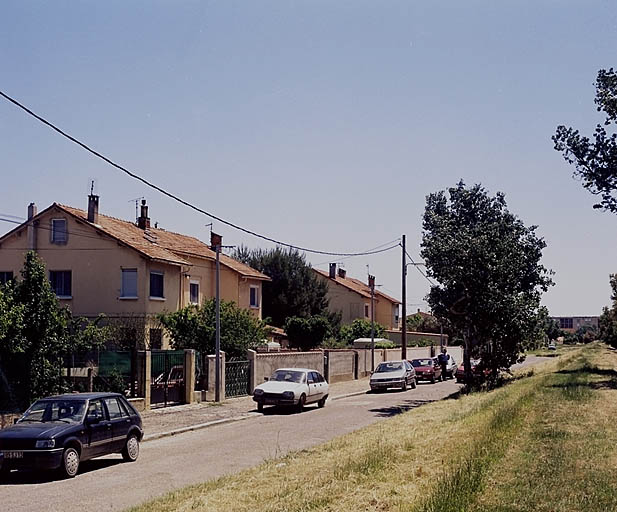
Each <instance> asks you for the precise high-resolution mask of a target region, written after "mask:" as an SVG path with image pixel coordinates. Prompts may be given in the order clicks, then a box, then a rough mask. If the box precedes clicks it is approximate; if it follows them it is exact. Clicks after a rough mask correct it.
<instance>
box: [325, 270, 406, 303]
mask: <svg viewBox="0 0 617 512" xmlns="http://www.w3.org/2000/svg"><path fill="white" fill-rule="evenodd" d="M313 270H314V271H315V272H317V273H318V274H319V275H321V276H322V277H325V278H326V279H328V280H329V281H334V282H336V283H338V284H340V285H341V286H344V287H346V288H348V289H349V290H351V291H354V292H356V293H357V294H359V295H361V296H362V297H365V298H367V299H370V298H371V289H370V288H369V286H368V284H365V283H363V282H362V281H360V280H359V279H354V278H353V277H340V276H339V275H337V276H336V277H335V278H334V279H332V278H331V277H330V274H329V273H328V272H325V271H323V270H319V269H318V268H314V269H313ZM375 297H377V299H379V297H382V298H384V299H386V300H388V301H390V302H392V303H393V304H400V303H401V301H399V300H397V299H394V298H392V297H390V296H389V295H386V294H385V293H383V292H380V291H379V290H375Z"/></svg>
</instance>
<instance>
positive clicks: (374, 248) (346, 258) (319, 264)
mask: <svg viewBox="0 0 617 512" xmlns="http://www.w3.org/2000/svg"><path fill="white" fill-rule="evenodd" d="M400 240H401V239H400V238H395V239H394V240H390V241H389V242H385V243H383V244H381V245H378V246H376V247H373V248H371V249H367V250H366V252H370V251H374V250H376V249H381V248H382V247H384V246H386V245H390V244H395V245H394V246H393V247H397V246H398V242H399V241H400ZM349 258H353V256H347V257H345V258H340V259H339V260H338V261H337V262H336V263H339V262H340V261H343V260H348V259H349ZM328 263H331V261H330V260H328V261H324V262H321V263H316V264H315V267H321V266H322V265H327V264H328Z"/></svg>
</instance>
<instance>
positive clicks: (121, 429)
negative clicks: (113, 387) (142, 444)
mask: <svg viewBox="0 0 617 512" xmlns="http://www.w3.org/2000/svg"><path fill="white" fill-rule="evenodd" d="M103 403H104V404H105V407H106V408H107V414H108V415H109V421H110V423H111V443H110V446H109V450H110V453H112V452H119V451H121V450H122V448H124V443H125V442H126V437H127V435H128V433H129V429H130V428H131V418H129V415H128V413H127V412H126V411H125V410H124V407H122V405H121V404H120V403H119V401H118V399H117V398H116V397H109V398H104V399H103Z"/></svg>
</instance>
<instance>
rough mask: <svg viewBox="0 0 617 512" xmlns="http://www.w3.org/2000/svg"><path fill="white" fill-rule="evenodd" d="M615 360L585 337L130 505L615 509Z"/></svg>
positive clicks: (423, 510)
mask: <svg viewBox="0 0 617 512" xmlns="http://www.w3.org/2000/svg"><path fill="white" fill-rule="evenodd" d="M615 368H617V355H616V354H615V353H614V352H612V351H609V350H607V348H606V347H604V346H603V345H600V344H597V343H594V344H592V345H588V346H585V347H578V348H577V349H575V350H568V351H567V352H564V353H562V355H561V356H560V357H559V358H555V359H552V360H551V361H549V362H547V363H543V364H541V365H538V366H536V367H535V368H534V370H533V371H529V370H523V371H522V372H523V373H522V374H519V375H518V378H516V379H513V381H512V382H511V383H510V384H508V385H505V386H503V387H501V388H499V389H497V390H494V391H491V392H483V393H476V394H471V395H465V396H461V397H460V398H458V399H456V400H453V399H451V400H444V401H441V402H436V403H432V404H428V405H426V406H423V407H420V408H418V409H415V410H413V411H410V412H407V413H404V414H401V415H399V416H397V417H394V418H391V419H389V420H384V421H382V422H379V423H378V424H374V425H371V426H369V427H366V428H364V429H361V430H358V431H356V432H353V433H351V434H348V435H345V436H342V437H339V438H337V439H335V440H333V441H331V442H329V443H326V444H324V445H321V446H318V447H315V448H313V449H310V450H303V451H301V452H295V453H291V454H289V455H287V456H285V457H282V458H279V459H274V460H269V461H267V462H265V463H263V464H261V465H260V466H257V467H255V468H252V469H249V470H246V471H242V472H240V473H238V474H236V475H232V476H227V477H224V478H220V479H217V480H213V481H210V482H206V483H204V484H199V485H194V486H190V487H187V488H184V489H181V490H178V491H175V492H172V493H170V494H167V495H165V496H163V497H161V498H158V499H155V500H154V501H151V502H149V503H146V504H144V505H142V506H140V507H136V508H134V509H132V510H133V511H134V512H152V511H157V512H159V511H162V512H165V511H194V510H203V511H232V510H233V511H253V510H261V511H292V510H293V511H352V510H353V511H362V510H367V511H369V510H370V511H390V510H392V511H408V512H437V511H439V512H448V511H452V512H455V511H457V512H458V511H461V512H462V511H478V512H488V511H502V512H506V511H507V512H515V511H516V512H523V511H530V512H531V511H566V512H567V511H575V510H576V511H592V510H593V511H600V510H602V511H604V510H617V485H616V484H615V482H617V442H616V441H617V432H616V429H615V427H614V418H615V417H617V394H616V393H617V371H616V370H615ZM521 377H523V378H521ZM307 468H311V471H307Z"/></svg>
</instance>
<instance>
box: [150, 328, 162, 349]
mask: <svg viewBox="0 0 617 512" xmlns="http://www.w3.org/2000/svg"><path fill="white" fill-rule="evenodd" d="M161 348H163V330H162V329H150V350H160V349H161Z"/></svg>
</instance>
